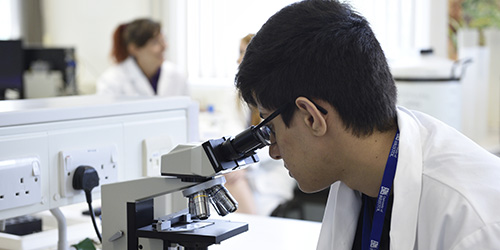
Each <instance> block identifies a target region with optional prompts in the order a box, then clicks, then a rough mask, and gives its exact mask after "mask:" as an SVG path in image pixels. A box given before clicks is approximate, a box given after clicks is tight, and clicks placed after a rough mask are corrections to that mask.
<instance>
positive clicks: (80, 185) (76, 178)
mask: <svg viewBox="0 0 500 250" xmlns="http://www.w3.org/2000/svg"><path fill="white" fill-rule="evenodd" d="M97 186H99V175H98V174H97V171H96V170H95V168H93V167H90V166H79V167H77V168H76V170H75V174H74V175H73V188H74V189H75V190H83V191H84V192H85V197H86V198H87V203H88V205H89V212H90V217H91V218H92V223H93V224H94V229H95V232H96V234H97V237H98V238H99V240H100V241H101V242H102V238H101V234H100V233H99V229H98V228H97V223H96V222H95V214H94V209H93V208H92V189H94V188H95V187H97Z"/></svg>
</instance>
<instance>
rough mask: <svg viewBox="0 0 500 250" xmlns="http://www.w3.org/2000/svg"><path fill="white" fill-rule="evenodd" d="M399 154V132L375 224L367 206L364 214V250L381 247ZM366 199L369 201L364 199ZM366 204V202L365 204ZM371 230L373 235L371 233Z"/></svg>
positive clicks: (376, 209)
mask: <svg viewBox="0 0 500 250" xmlns="http://www.w3.org/2000/svg"><path fill="white" fill-rule="evenodd" d="M398 154H399V130H398V131H397V132H396V135H395V136H394V140H393V142H392V146H391V151H390V152H389V157H388V159H387V163H386V165H385V170H384V175H383V177H382V184H381V185H380V189H379V193H378V197H377V204H376V205H375V212H374V214H373V223H371V222H370V219H369V218H370V217H369V216H370V215H369V214H368V209H367V207H366V205H365V207H364V214H363V236H362V238H363V239H362V249H363V250H378V249H379V245H380V237H381V236H382V229H383V227H384V218H385V213H386V209H387V201H388V200H389V195H390V194H391V189H392V183H393V181H394V175H395V174H396V165H397V163H398ZM364 199H368V198H367V197H364ZM365 204H366V202H365ZM370 228H371V233H369V231H370Z"/></svg>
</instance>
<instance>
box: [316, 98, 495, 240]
mask: <svg viewBox="0 0 500 250" xmlns="http://www.w3.org/2000/svg"><path fill="white" fill-rule="evenodd" d="M398 125H399V129H400V147H399V159H398V165H397V170H396V177H395V179H394V189H393V190H394V204H393V210H392V211H393V212H392V218H391V231H390V238H391V239H390V241H391V242H390V247H391V249H402V250H408V249H422V250H433V249H440V250H447V249H453V250H461V249H500V158H498V157H496V156H494V155H492V154H490V153H488V152H487V151H486V150H484V149H482V148H481V147H479V146H478V145H477V144H475V143H474V142H472V141H471V140H469V139H468V138H466V137H465V136H463V135H461V134H460V133H458V132H457V131H456V130H455V129H453V128H451V127H449V126H447V125H445V124H443V123H441V122H440V121H438V120H436V119H434V118H432V117H430V116H427V115H425V114H422V113H419V112H414V111H413V112H412V111H408V110H406V109H404V108H401V107H400V108H398ZM360 197H361V195H360V193H359V192H357V191H353V190H352V189H350V188H349V187H347V186H346V185H345V184H344V183H341V182H336V183H334V184H333V185H332V186H331V189H330V195H329V198H328V203H327V207H326V210H325V215H324V218H323V224H322V228H321V233H320V238H319V242H318V245H317V249H320V250H326V249H335V250H342V249H346V250H350V249H351V248H352V243H353V240H354V234H355V230H356V226H357V220H358V214H359V210H360V207H361V198H360Z"/></svg>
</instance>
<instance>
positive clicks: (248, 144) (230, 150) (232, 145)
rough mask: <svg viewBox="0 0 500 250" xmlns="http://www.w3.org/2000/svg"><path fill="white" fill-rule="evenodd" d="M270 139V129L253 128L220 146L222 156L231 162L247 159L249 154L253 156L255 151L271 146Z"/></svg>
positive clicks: (265, 127)
mask: <svg viewBox="0 0 500 250" xmlns="http://www.w3.org/2000/svg"><path fill="white" fill-rule="evenodd" d="M270 137H271V130H270V129H269V127H267V126H262V127H255V126H251V127H249V128H247V129H245V130H243V132H241V133H239V134H238V135H236V136H235V137H234V138H230V139H228V140H226V141H225V142H224V143H222V144H221V145H219V146H218V148H219V153H220V156H222V157H223V158H224V159H225V160H230V161H232V160H237V159H240V158H244V157H247V156H248V154H249V153H251V154H253V153H254V151H255V150H257V149H260V148H263V147H265V146H268V145H270V144H271V141H270Z"/></svg>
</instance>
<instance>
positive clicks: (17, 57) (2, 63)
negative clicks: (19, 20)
mask: <svg viewBox="0 0 500 250" xmlns="http://www.w3.org/2000/svg"><path fill="white" fill-rule="evenodd" d="M23 60H24V52H23V45H22V41H21V40H0V100H5V91H6V90H7V89H12V90H15V91H17V92H18V93H19V98H23V72H24V62H23Z"/></svg>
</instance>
